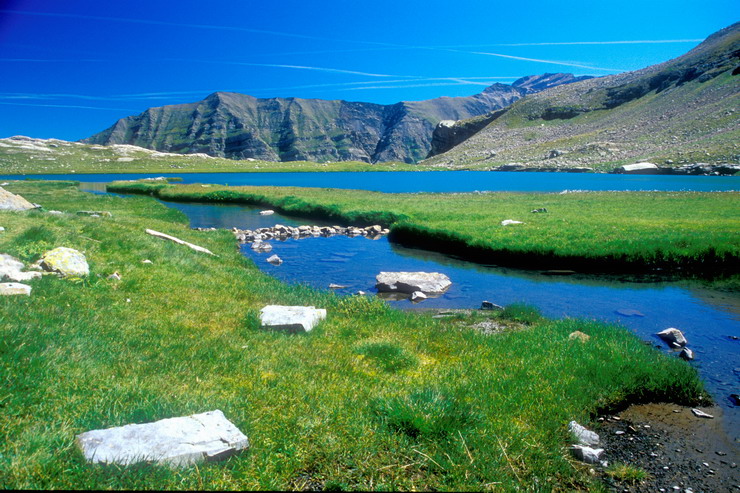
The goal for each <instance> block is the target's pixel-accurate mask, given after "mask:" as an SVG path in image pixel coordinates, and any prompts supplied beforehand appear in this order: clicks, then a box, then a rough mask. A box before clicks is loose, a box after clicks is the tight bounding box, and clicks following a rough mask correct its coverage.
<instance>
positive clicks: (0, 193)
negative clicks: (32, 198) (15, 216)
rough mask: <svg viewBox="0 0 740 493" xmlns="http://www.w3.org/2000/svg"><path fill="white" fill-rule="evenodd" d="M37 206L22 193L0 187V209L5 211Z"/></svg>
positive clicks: (22, 209) (23, 209) (25, 209)
mask: <svg viewBox="0 0 740 493" xmlns="http://www.w3.org/2000/svg"><path fill="white" fill-rule="evenodd" d="M35 208H36V206H35V205H34V204H32V203H31V202H29V201H28V200H26V199H24V198H23V197H21V196H20V195H16V194H14V193H10V192H8V191H7V190H5V189H4V188H0V210H4V211H27V210H29V209H35Z"/></svg>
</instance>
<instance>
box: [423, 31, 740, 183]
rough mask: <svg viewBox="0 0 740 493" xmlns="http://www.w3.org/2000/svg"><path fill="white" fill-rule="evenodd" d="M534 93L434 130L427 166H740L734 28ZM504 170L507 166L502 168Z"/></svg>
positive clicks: (536, 85)
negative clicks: (639, 63)
mask: <svg viewBox="0 0 740 493" xmlns="http://www.w3.org/2000/svg"><path fill="white" fill-rule="evenodd" d="M528 79H529V78H527V77H525V78H523V79H520V80H519V81H517V83H518V87H530V88H532V89H535V90H537V89H540V92H537V93H536V94H532V95H529V96H527V97H526V98H524V99H522V100H521V101H517V102H516V103H515V104H512V105H511V106H510V107H508V108H506V109H504V110H501V111H498V112H494V113H489V114H488V115H483V116H478V117H474V118H471V119H468V120H465V121H459V122H455V123H454V124H452V123H450V124H446V122H443V123H442V124H440V125H439V126H438V127H437V129H436V130H435V132H434V136H433V140H434V142H433V149H432V152H431V154H430V156H434V157H431V158H430V159H429V160H427V161H425V164H439V165H442V164H444V165H445V166H452V167H455V166H470V165H480V166H482V165H488V166H496V165H503V164H508V163H519V164H520V165H521V166H523V167H538V168H543V167H545V168H553V169H555V168H557V167H558V166H594V167H597V168H602V169H611V168H613V167H614V166H615V165H619V164H625V163H630V162H632V163H634V162H636V161H637V160H650V161H652V162H655V163H658V164H665V165H668V166H672V165H680V164H686V163H697V162H705V163H712V162H713V163H736V162H739V161H740V146H738V142H740V119H738V113H737V110H738V107H739V106H740V23H737V24H734V25H732V26H730V27H727V28H725V29H722V30H721V31H718V32H717V33H715V34H713V35H711V36H710V37H708V38H707V39H706V40H705V41H704V42H703V43H701V44H700V45H699V46H697V47H696V48H694V49H693V50H691V51H689V52H688V53H686V54H685V55H683V56H681V57H678V58H675V59H673V60H669V61H667V62H665V63H661V64H659V65H653V66H650V67H647V68H645V69H642V70H638V71H635V72H627V73H623V74H618V75H611V76H608V77H600V78H597V79H590V80H586V81H580V82H577V83H574V84H567V85H559V86H558V87H553V88H549V89H547V90H544V89H543V88H542V86H541V81H540V80H528ZM509 166H511V164H509Z"/></svg>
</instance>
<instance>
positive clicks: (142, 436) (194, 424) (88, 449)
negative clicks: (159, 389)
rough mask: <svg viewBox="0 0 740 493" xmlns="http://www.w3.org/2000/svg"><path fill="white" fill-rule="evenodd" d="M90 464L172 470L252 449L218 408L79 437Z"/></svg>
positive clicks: (93, 432) (79, 442) (98, 431)
mask: <svg viewBox="0 0 740 493" xmlns="http://www.w3.org/2000/svg"><path fill="white" fill-rule="evenodd" d="M77 445H78V446H79V447H80V448H81V449H82V453H83V454H84V456H85V459H87V461H88V462H91V463H105V464H119V465H124V466H127V465H131V464H136V463H138V462H154V463H157V464H166V465H169V466H173V467H178V466H187V465H191V464H195V463H198V462H202V461H205V460H210V461H213V460H220V459H224V458H226V457H228V456H230V455H233V454H235V453H236V452H239V451H240V450H244V449H247V448H249V440H248V438H247V436H246V435H244V433H242V432H241V431H240V430H239V429H238V428H237V427H236V426H235V425H234V424H233V423H231V422H230V421H229V420H228V419H226V417H225V416H224V414H223V413H222V412H221V411H220V410H218V409H216V410H215V411H208V412H205V413H201V414H193V415H192V416H184V417H179V418H169V419H162V420H160V421H155V422H153V423H145V424H130V425H126V426H119V427H115V428H108V429H105V430H92V431H88V432H86V433H82V434H80V435H77Z"/></svg>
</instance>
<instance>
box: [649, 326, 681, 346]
mask: <svg viewBox="0 0 740 493" xmlns="http://www.w3.org/2000/svg"><path fill="white" fill-rule="evenodd" d="M657 335H658V337H660V338H661V339H663V340H664V341H665V342H667V343H668V345H669V346H671V347H674V348H680V347H684V346H685V345H686V344H688V342H689V341H687V340H686V337H684V335H683V332H681V331H680V330H678V329H675V328H673V327H671V328H668V329H665V330H661V331H660V332H658V334H657Z"/></svg>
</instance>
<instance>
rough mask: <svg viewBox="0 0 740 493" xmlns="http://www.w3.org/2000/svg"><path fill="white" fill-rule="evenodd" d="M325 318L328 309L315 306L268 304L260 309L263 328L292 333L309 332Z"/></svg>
mask: <svg viewBox="0 0 740 493" xmlns="http://www.w3.org/2000/svg"><path fill="white" fill-rule="evenodd" d="M325 318H326V310H324V309H323V308H315V307H313V306H283V305H267V306H266V307H264V308H263V309H262V310H260V323H261V324H262V328H263V329H270V330H284V331H287V332H290V333H296V332H309V331H310V330H311V329H313V328H314V327H316V325H317V324H318V323H319V322H320V321H321V320H323V319H325Z"/></svg>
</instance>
